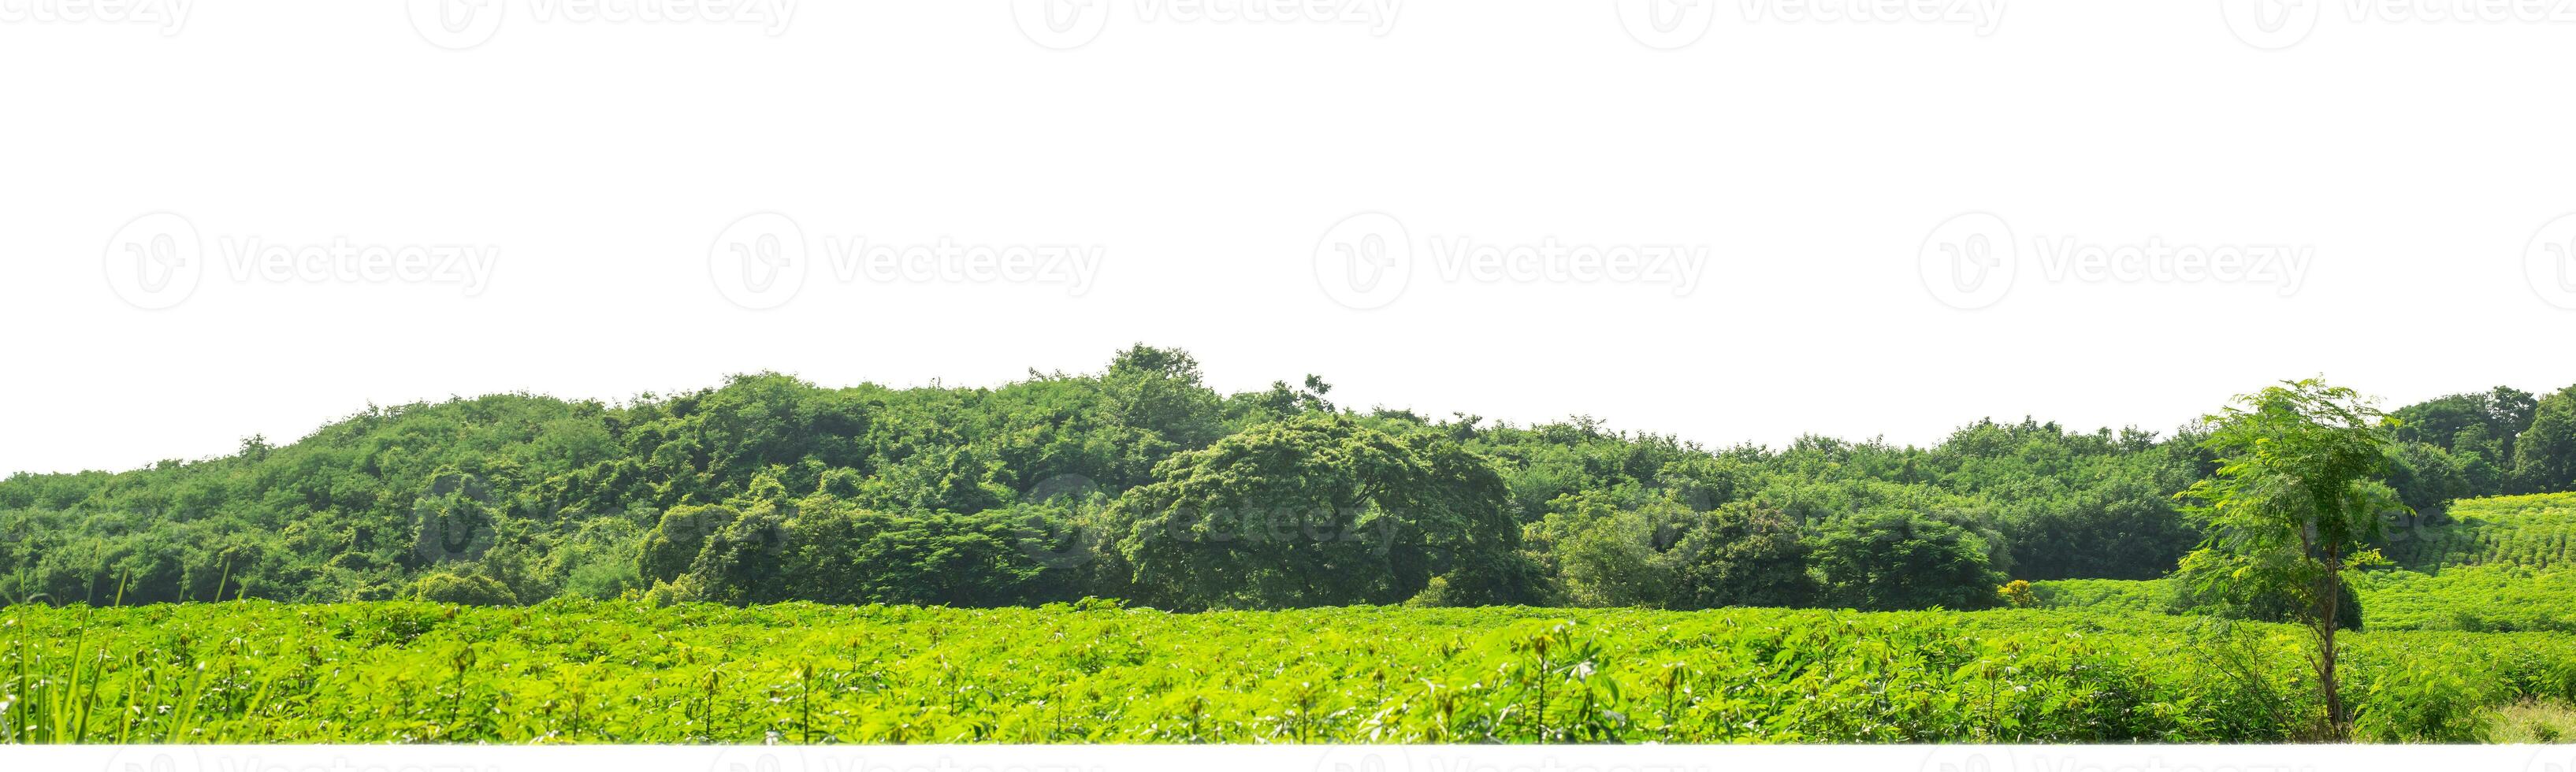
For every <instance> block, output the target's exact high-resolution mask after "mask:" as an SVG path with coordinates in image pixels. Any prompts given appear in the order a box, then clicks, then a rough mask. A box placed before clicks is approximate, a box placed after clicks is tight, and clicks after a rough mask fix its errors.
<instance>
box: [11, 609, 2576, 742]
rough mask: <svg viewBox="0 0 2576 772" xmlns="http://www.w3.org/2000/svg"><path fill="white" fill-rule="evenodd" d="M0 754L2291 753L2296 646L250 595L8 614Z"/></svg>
mask: <svg viewBox="0 0 2576 772" xmlns="http://www.w3.org/2000/svg"><path fill="white" fill-rule="evenodd" d="M4 624H5V625H6V635H5V639H0V646H5V649H0V652H5V653H0V674H5V676H0V677H5V678H6V679H7V682H6V689H5V690H0V691H5V693H6V694H7V695H9V696H8V698H7V702H6V708H5V711H0V732H5V734H0V740H6V741H10V742H84V741H85V742H109V741H114V742H139V743H157V742H193V743H281V742H283V743H310V742H340V743H386V742H395V743H410V742H442V743H482V742H491V743H606V742H620V743H759V742H767V741H772V740H776V741H781V742H799V743H802V742H841V743H861V742H864V743H988V742H989V743H1093V742H1143V743H1188V742H1262V743H1268V742H1380V743H1418V742H1441V743H1446V742H1471V743H1485V742H1604V741H1606V742H1646V741H1654V742H1791V743H1795V742H1960V741H1973V742H1987V741H2002V742H2126V741H2167V742H2217V741H2253V742H2266V741H2281V740H2293V739H2301V738H2300V737H2299V734H2298V733H2299V732H2300V731H2301V730H2300V729H2299V727H2304V726H2312V725H2313V724H2314V714H2315V712H2316V710H2317V708H2316V706H2315V704H2314V703H2313V700H2314V697H2313V694H2314V692H2313V689H2312V687H2311V686H2309V685H2308V684H2307V682H2306V680H2305V679H2306V678H2307V676H2306V675H2305V672H2306V671H2305V668H2304V665H2303V664H2301V658H2300V655H2299V653H2298V652H2299V651H2300V650H2301V647H2302V646H2303V645H2304V642H2303V641H2302V639H2301V638H2300V635H2301V634H2300V633H2299V631H2297V630H2296V629H2294V628H2290V627H2286V626H2276V625H2241V626H2237V627H2234V628H2230V629H2228V630H2227V631H2225V632H2221V631H2220V630H2219V629H2218V628H2216V627H2214V626H2211V625H2209V624H2207V623H2204V622H2202V621H2199V620H2195V619H2191V618H2187V617H2178V616H2168V615H2162V614H2122V613H2109V612H2066V611H1983V612H1944V611H1930V612H1896V613H1856V612H1835V611H1821V610H1771V609H1731V610H1720V611H1702V612H1660V611H1625V610H1570V609H1530V608H1495V609H1408V608H1394V607H1383V608H1340V609H1318V610H1303V611H1267V612H1214V613H1203V614H1171V613H1165V612H1161V611H1152V610H1143V609H1116V608H1097V607H1095V608H1087V609H1074V608H1068V607H1064V606H1052V607H1047V608H1038V609H1001V610H949V609H936V608H914V607H883V606H867V607H832V606H821V605H811V604H788V605H780V606H766V607H752V608H729V607H720V606H710V605H689V606H680V607H672V608H660V609H656V608H652V607H649V606H644V605H638V604H618V603H592V602H572V601H557V602H552V603H548V604H544V605H541V606H537V607H531V608H472V607H456V606H442V605H435V604H426V603H405V602H393V603H354V604H321V605H293V604H277V603H269V602H262V601H249V602H244V603H222V604H185V605H157V606H147V607H127V608H99V609H90V608H77V607H74V608H50V607H44V606H18V607H12V608H10V609H8V610H7V611H6V612H5V623H4ZM2348 640H2349V641H2350V644H2349V645H2350V652H2349V655H2348V659H2347V667H2348V668H2349V670H2348V671H2347V675H2346V678H2347V679H2349V686H2348V691H2347V693H2348V694H2352V695H2355V696H2356V697H2355V698H2356V699H2357V700H2358V701H2359V703H2360V705H2361V713H2360V735H2361V737H2362V738H2364V739H2373V740H2449V741H2463V740H2478V739H2487V738H2490V737H2492V736H2493V735H2492V733H2493V732H2494V731H2496V724H2497V722H2496V721H2495V720H2494V719H2495V716H2497V715H2499V712H2500V711H2502V710H2506V709H2509V708H2512V707H2515V706H2517V705H2524V704H2529V703H2530V702H2531V701H2534V700H2547V701H2560V700H2568V699H2571V698H2576V639H2572V638H2570V637H2568V636H2564V635H2555V634H2543V633H2501V634H2499V633H2488V634H2472V633H2456V632H2383V633H2367V634H2361V635H2355V636H2351V637H2350V638H2349V639H2348Z"/></svg>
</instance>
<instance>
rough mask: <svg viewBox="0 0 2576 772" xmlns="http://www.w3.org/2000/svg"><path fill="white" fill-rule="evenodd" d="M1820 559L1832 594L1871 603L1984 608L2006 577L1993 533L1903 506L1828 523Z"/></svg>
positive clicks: (1819, 544)
mask: <svg viewBox="0 0 2576 772" xmlns="http://www.w3.org/2000/svg"><path fill="white" fill-rule="evenodd" d="M1814 560H1815V566H1816V570H1817V573H1818V574H1819V575H1820V578H1821V579H1822V580H1823V583H1824V591H1825V597H1826V598H1827V599H1829V600H1831V601H1833V602H1836V603H1840V604H1843V605H1846V606H1850V607H1852V608H1857V609H1862V610H1869V611H1898V610H1907V609H1926V608H1932V607H1935V606H1938V607H1942V608H1952V609H1974V608H1984V607H1987V606H1992V605H1994V604H1995V603H1996V602H1997V599H1996V597H1995V587H1996V586H1997V585H2001V584H2003V582H2004V573H2003V572H2002V571H1997V570H1995V569H1994V567H1993V566H1992V564H1991V562H1990V561H1989V559H1988V557H1987V545H1986V540H1985V539H1983V538H1981V537H1979V536H1978V535H1977V534H1975V533H1973V532H1970V531H1969V530H1967V529H1965V528H1961V527H1959V526H1957V525H1954V524H1951V523H1948V522H1943V521H1941V520H1939V519H1936V518H1933V517H1930V516H1927V515H1922V514H1917V513H1913V512H1908V511H1903V510H1878V511H1874V512H1864V513H1860V514H1856V515H1852V516H1849V517H1845V518H1842V519H1840V520H1837V521H1835V522H1833V523H1831V524H1829V525H1827V526H1826V527H1825V528H1824V530H1823V531H1822V532H1821V533H1819V534H1818V535H1817V537H1816V539H1815V545H1814Z"/></svg>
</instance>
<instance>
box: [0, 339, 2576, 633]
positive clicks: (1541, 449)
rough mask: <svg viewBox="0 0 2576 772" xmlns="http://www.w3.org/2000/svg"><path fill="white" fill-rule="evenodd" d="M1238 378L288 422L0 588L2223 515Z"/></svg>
mask: <svg viewBox="0 0 2576 772" xmlns="http://www.w3.org/2000/svg"><path fill="white" fill-rule="evenodd" d="M1330 392H1331V387H1330V386H1329V385H1328V384H1326V383H1325V382H1324V381H1323V380H1322V379H1320V378H1316V377H1313V376H1308V377H1306V378H1305V379H1304V380H1303V381H1302V383H1290V382H1285V381H1283V382H1280V383H1277V384H1274V385H1273V386H1272V387H1271V388H1269V389H1267V390H1261V391H1254V392H1247V393H1240V394H1220V393H1217V392H1216V391H1214V390H1212V389H1210V388H1208V387H1206V386H1205V385H1203V383H1202V382H1201V379H1200V376H1199V370H1198V365H1197V363H1196V361H1195V360H1194V359H1192V358H1191V356H1190V355H1189V354H1187V353H1184V352H1181V351H1177V350H1171V349H1157V348H1151V347H1146V346H1137V347H1135V348H1132V349H1130V350H1128V351H1125V352H1122V353H1120V354H1118V355H1117V356H1116V357H1115V359H1114V360H1113V361H1112V362H1111V363H1110V364H1109V366H1108V367H1107V368H1106V369H1105V370H1103V371H1102V372H1100V373H1097V374H1078V375H1077V374H1065V373H1036V372H1032V373H1030V375H1029V377H1028V378H1027V379H1026V380H1023V381H1019V382H1016V383H1010V384H1006V385H1002V386H998V387H992V388H939V387H931V388H910V389H892V388H885V387H880V386H874V385H860V386H855V387H850V388H843V389H832V388H823V387H819V386H816V385H813V384H809V383H805V382H802V381H799V380H797V379H795V378H791V377H787V376H782V375H776V374H760V375H746V376H738V377H735V378H733V379H731V380H730V381H728V382H727V383H726V384H724V385H723V386H721V387H717V388H711V389H706V390H703V391H698V392H694V393H689V394H683V395H677V396H656V395H644V396H641V397H638V398H636V399H634V400H631V401H629V402H627V403H625V404H615V405H612V404H606V403H601V402H596V401H565V400H559V399H553V398H548V397H540V396H530V395H495V396H487V397H480V398H473V399H459V400H452V401H448V402H443V403H438V404H418V405H407V406H401V407H377V408H370V409H368V410H367V411H365V412H362V413H359V414H357V415H354V416H351V417H349V418H348V419H346V420H343V421H340V422H338V423H335V424H332V425H330V426H327V427H324V428H322V429H321V430H320V431H318V432H316V433H315V434H313V435H312V436H310V437H307V438H304V439H303V440H300V441H297V442H295V443H293V444H287V445H272V444H270V443H269V442H267V441H266V440H264V439H261V438H252V439H250V440H246V441H245V442H244V443H243V444H242V447H241V450H240V452H239V453H238V454H235V455H231V456H226V457H222V458H215V459H206V460H199V461H187V462H182V461H165V462H162V463H159V464H156V465H154V466H152V467H150V468H146V469H141V470H135V471H129V472H123V473H106V472H85V473H80V474H52V475H35V474H18V475H15V476H12V477H10V478H8V479H7V480H6V481H0V531H5V532H6V536H5V538H0V592H5V593H6V595H7V597H8V598H10V599H19V600H25V599H42V600H44V601H46V602H53V603H92V604H98V605H108V604H122V605H132V604H137V603H157V602H170V601H184V600H211V599H216V598H226V599H229V598H234V597H251V598H269V599H275V600H284V601H347V600H379V599H394V598H411V597H422V598H428V599H432V600H441V601H449V602H465V603H479V604H531V603H537V602H541V601H544V600H547V599H550V598H555V597H559V596H578V597H590V598H615V597H623V596H630V595H631V596H636V597H645V598H651V599H654V600H659V601H672V602H676V601H716V602H723V603H734V604H746V603H771V602H780V601H788V600H812V601H821V602H829V603H908V604H933V605H953V606H1007V605H1029V604H1040V603H1048V602H1056V601H1074V600H1078V599H1082V598H1086V597H1098V598H1108V599H1117V600H1122V601H1126V602H1129V603H1133V604H1138V605H1150V606H1155V607H1159V608H1170V609H1184V610H1190V609H1210V608H1282V607H1306V606H1326V605H1349V604H1386V603H1407V602H1410V603H1415V604H1421V605H1486V604H1522V605H1579V606H1642V607H1650V608H1667V609H1694V608H1710V607H1720V606H1743V605H1760V606H1835V607H1854V608H1863V609H1914V608H1927V607H1932V606H1943V607H1949V608H1970V607H1977V606H1982V605H1990V604H1993V603H1997V602H1999V601H1998V597H1997V594H1996V587H1997V585H1999V584H2002V583H2004V582H2006V581H2008V580H2010V579H2030V580H2061V579H2148V578H2155V577H2160V576H2164V575H2165V574H2167V573H2168V572H2171V571H2173V570H2174V568H2175V565H2176V561H2177V560H2178V559H2179V558H2180V557H2181V556H2182V555H2183V554H2184V553H2186V552H2188V551H2190V550H2191V549H2192V547H2193V546H2194V545H2195V544H2196V543H2198V542H2199V540H2200V531H2199V528H2198V526H2197V525H2196V524H2195V523H2194V522H2192V518H2191V516H2190V515H2188V514H2186V513H2185V512H2184V511H2183V510H2182V509H2181V507H2179V506H2178V504H2177V502H2176V501H2175V499H2174V494H2176V493H2177V492H2180V491H2182V490H2184V489H2185V488H2188V487H2189V486H2190V485H2191V484H2192V483H2193V482H2194V481H2196V480H2201V479H2204V478H2206V477H2208V476H2209V475H2210V473H2211V472H2212V471H2213V458H2212V457H2211V456H2210V455H2209V454H2208V453H2207V452H2206V451H2204V450H2202V449H2201V448H2200V444H2199V439H2200V437H2199V435H2198V432H2199V431H2200V430H2199V429H2197V428H2195V427H2184V428H2183V429H2181V430H2180V431H2179V432H2177V433H2174V434H2171V435H2161V434H2158V433H2155V432H2148V431H2141V430H2138V429H2135V428H2130V429H2124V430H2119V431H2113V430H2109V429H2103V430H2098V431H2093V432H2071V431H2067V430H2066V429H2064V428H2062V427H2060V426H2058V425H2056V424H2054V423H2041V422H2036V421H2031V420H2023V421H2021V422H2018V423H1997V422H1994V421H1990V420H1989V421H1978V422H1975V423H1972V424H1968V425H1966V426H1963V427H1961V428H1960V429H1958V430H1957V431H1956V432H1955V433H1953V434H1952V435H1951V436H1950V437H1948V438H1947V439H1945V440H1944V441H1942V442H1941V443H1939V444H1937V445H1934V446H1932V447H1929V448H1916V447H1894V446H1889V445H1886V444H1883V443H1879V442H1874V441H1871V442H1852V441H1845V440H1838V439H1831V438H1824V437H1806V438H1802V439H1800V440H1798V441H1796V442H1794V443H1792V444H1791V445H1789V446H1788V447H1785V448H1766V447H1753V446H1737V447H1728V448H1706V447H1701V446H1699V445H1695V444H1692V443H1687V442H1682V441H1680V440H1678V439H1676V438H1673V437H1669V436H1662V435H1656V434H1650V433H1634V432H1626V431H1614V430H1611V429H1609V428H1606V427H1605V426H1604V425H1603V424H1602V423H1600V422H1598V421H1596V420H1593V419H1589V418H1576V419H1570V420H1567V421H1562V422H1557V423H1548V424H1541V425H1533V426H1514V425H1500V424H1493V423H1489V422H1486V421H1484V420H1481V419H1479V418H1477V417H1474V416H1449V417H1445V418H1433V417H1425V416H1419V415H1415V414H1413V413H1411V412H1407V411H1404V410H1389V409H1373V410H1365V411H1362V410H1354V409H1351V408H1349V407H1346V406H1340V405H1336V404H1334V403H1333V402H1332V401H1331V399H1330ZM2391 414H2392V416H2393V417H2395V418H2396V419H2397V420H2396V421H2394V422H2392V424H2391V425H2390V426H2388V427H2386V431H2387V432H2388V433H2389V434H2390V437H2391V439H2394V440H2396V441H2397V442H2396V444H2395V445H2393V447H2394V448H2395V450H2393V451H2392V453H2391V456H2392V457H2391V462H2392V463H2391V469H2392V470H2393V471H2392V473H2391V475H2390V479H2389V481H2388V482H2389V483H2390V485H2391V486H2393V487H2394V488H2395V489H2396V491H2397V493H2398V495H2399V496H2400V498H2402V499H2403V500H2404V501H2405V502H2406V503H2407V504H2409V505H2411V506H2412V507H2414V508H2415V509H2416V510H2417V513H2418V514H2417V515H2415V516H2416V517H2422V518H2429V519H2433V520H2436V521H2438V520H2439V519H2440V518H2441V517H2442V516H2443V515H2442V514H2441V513H2442V510H2443V508H2444V507H2445V506H2446V504H2447V503H2448V502H2450V501H2452V500H2454V499H2461V498H2469V497H2476V496H2488V495H2497V494H2508V493H2540V492H2552V491H2565V490H2570V489H2576V387H2570V388H2568V389H2563V390H2560V391H2557V392H2554V393H2550V394H2547V395H2545V396H2535V395H2533V394H2530V393H2527V392H2522V391H2517V390H2514V389H2509V388H2498V389H2494V390H2491V391H2487V392H2479V393H2466V394H2461V395H2456V396H2451V397H2444V398H2441V399H2437V400H2432V401H2429V402H2425V403H2421V404H2416V405H2409V406H2405V407H2402V408H2398V409H2396V410H2393V411H2391Z"/></svg>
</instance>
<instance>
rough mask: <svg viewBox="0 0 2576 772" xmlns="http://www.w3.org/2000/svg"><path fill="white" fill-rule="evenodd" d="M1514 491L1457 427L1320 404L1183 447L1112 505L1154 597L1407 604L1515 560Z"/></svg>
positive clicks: (1123, 552) (1272, 604)
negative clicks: (1462, 574)
mask: <svg viewBox="0 0 2576 772" xmlns="http://www.w3.org/2000/svg"><path fill="white" fill-rule="evenodd" d="M1503 502H1504V493H1503V485H1502V480H1501V479H1500V478H1499V477H1498V476H1496V475H1495V474H1494V471H1493V468H1492V466H1491V464H1490V463H1489V462H1487V461H1486V460H1484V459H1482V458H1479V457H1477V456H1475V455H1473V454H1470V453H1468V452H1467V451H1466V450H1464V449H1463V448H1461V447H1459V446H1458V445H1457V444H1456V443H1455V442H1452V441H1450V440H1448V439H1447V438H1445V437H1441V436H1438V435H1436V434H1433V433H1430V432H1423V431H1416V432H1407V433H1404V434H1402V435H1397V434H1389V433H1387V432H1384V431H1379V430H1378V429H1375V428H1371V427H1370V426H1367V425H1365V424H1364V423H1362V421H1361V420H1360V419H1357V418H1354V417H1351V416H1345V415H1323V414H1312V415H1301V416H1296V417H1292V418H1289V419H1286V420H1283V421H1279V422H1276V423H1269V424H1262V425H1259V426H1255V427H1253V428H1250V429H1247V430H1245V431H1243V432H1242V433H1239V434H1236V435H1233V436H1230V437H1227V438H1225V439H1223V440H1219V441H1217V442H1216V444H1214V445H1213V446H1211V447H1209V448H1207V449H1205V450H1199V451H1192V452H1187V453H1181V454H1179V455H1176V456H1173V457H1172V458H1171V459H1170V460H1167V461H1165V462H1164V463H1163V464H1162V465H1160V466H1159V467H1157V468H1156V470H1155V480H1154V482H1152V483H1150V484H1147V485H1143V486H1140V487H1137V488H1133V489H1130V490H1128V491H1127V492H1126V493H1125V494H1124V495H1122V496H1121V497H1120V498H1119V499H1118V500H1117V501H1116V502H1114V503H1113V504H1112V505H1111V509H1110V515H1111V518H1112V521H1113V523H1114V525H1113V528H1114V530H1115V533H1116V534H1117V551H1118V552H1119V554H1120V557H1122V558H1123V559H1124V560H1125V561H1126V563H1127V564H1128V565H1130V566H1132V567H1133V572H1134V582H1135V584H1136V586H1137V588H1138V591H1139V592H1141V593H1144V594H1145V596H1146V599H1147V600H1149V601H1151V602H1155V603H1161V604H1166V605H1170V606H1174V607H1180V608H1191V609H1199V608H1277V607H1292V606H1326V605H1343V604H1353V603H1376V604H1384V603H1396V602H1400V601H1403V600H1406V599H1408V598H1411V597H1413V596H1414V595H1416V594H1418V593H1420V592H1421V591H1422V590H1423V588H1424V587H1426V586H1427V585H1428V584H1429V582H1430V579H1431V578H1432V576H1433V575H1434V574H1435V573H1436V572H1437V571H1439V570H1441V569H1443V568H1459V567H1465V566H1473V565H1475V564H1477V563H1479V562H1482V561H1486V560H1498V559H1501V558H1502V557H1503V556H1506V555H1508V554H1509V553H1510V552H1511V551H1512V550H1514V549H1515V548H1516V547H1517V545H1518V539H1517V534H1516V533H1515V529H1514V528H1513V527H1512V526H1511V523H1510V520H1509V519H1508V518H1507V517H1505V516H1504V503H1503ZM1450 589H1451V590H1452V591H1455V590H1457V589H1458V588H1456V587H1451V588H1450Z"/></svg>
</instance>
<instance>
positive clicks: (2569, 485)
mask: <svg viewBox="0 0 2576 772" xmlns="http://www.w3.org/2000/svg"><path fill="white" fill-rule="evenodd" d="M2513 451H2514V457H2513V467H2514V477H2515V479H2516V480H2517V481H2518V482H2519V483H2520V485H2521V489H2522V490H2523V491H2524V492H2526V493H2554V492H2558V491H2564V490H2576V386H2569V387H2567V388H2565V389H2560V390H2559V391H2558V392H2557V393H2555V394H2551V395H2549V396H2547V397H2542V398H2541V400H2540V404H2539V406H2538V407H2537V408H2536V409H2534V410H2533V412H2532V418H2531V428H2529V429H2526V430H2524V431H2523V433H2522V436H2521V437H2518V438H2516V439H2515V440H2514V443H2513Z"/></svg>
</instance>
